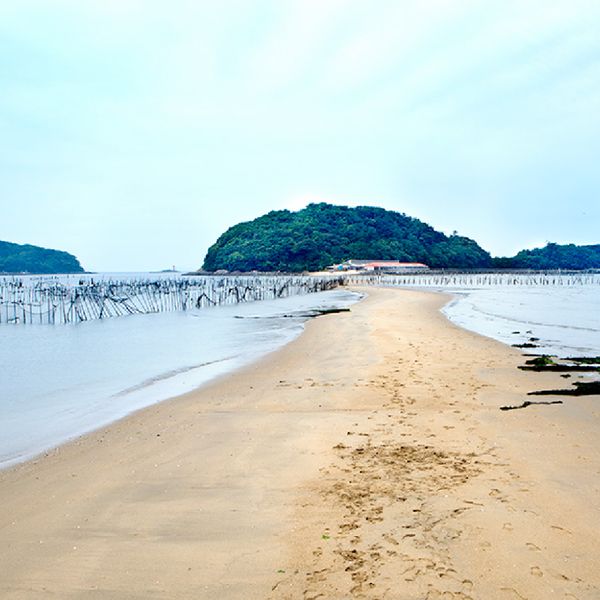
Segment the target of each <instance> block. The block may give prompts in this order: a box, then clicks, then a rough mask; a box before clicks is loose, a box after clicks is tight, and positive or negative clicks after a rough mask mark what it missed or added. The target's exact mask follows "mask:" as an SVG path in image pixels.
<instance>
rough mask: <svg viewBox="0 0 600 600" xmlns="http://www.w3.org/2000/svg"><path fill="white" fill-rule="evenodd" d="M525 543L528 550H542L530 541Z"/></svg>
mask: <svg viewBox="0 0 600 600" xmlns="http://www.w3.org/2000/svg"><path fill="white" fill-rule="evenodd" d="M525 545H526V546H527V548H529V550H533V551H534V552H541V551H542V549H541V548H540V547H539V546H536V545H535V544H534V543H532V542H527V543H526V544H525Z"/></svg>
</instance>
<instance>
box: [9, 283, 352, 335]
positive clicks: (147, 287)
mask: <svg viewBox="0 0 600 600" xmlns="http://www.w3.org/2000/svg"><path fill="white" fill-rule="evenodd" d="M343 283H344V282H343V278H342V277H311V276H291V275H290V276H286V275H273V276H266V275H258V276H206V277H201V276H195V277H185V278H184V277H182V278H156V279H145V280H133V279H131V280H103V279H99V280H94V279H93V278H91V279H89V278H86V279H81V280H78V281H75V282H67V283H65V282H61V281H60V280H57V279H55V278H43V277H42V278H4V279H2V280H0V323H15V324H16V323H19V324H27V323H41V324H60V323H78V322H81V321H90V320H94V319H106V318H110V317H119V316H124V315H134V314H149V313H159V312H174V311H185V310H189V309H200V308H205V307H208V306H221V305H228V304H237V303H240V302H251V301H254V300H273V299H276V298H285V297H287V296H296V295H300V294H309V293H314V292H322V291H326V290H331V289H334V288H336V287H337V286H339V285H343Z"/></svg>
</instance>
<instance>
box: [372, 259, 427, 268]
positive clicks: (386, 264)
mask: <svg viewBox="0 0 600 600" xmlns="http://www.w3.org/2000/svg"><path fill="white" fill-rule="evenodd" d="M363 266H364V267H426V266H427V265H424V264H423V263H416V262H398V261H395V260H382V261H374V262H370V263H366V264H364V265H363Z"/></svg>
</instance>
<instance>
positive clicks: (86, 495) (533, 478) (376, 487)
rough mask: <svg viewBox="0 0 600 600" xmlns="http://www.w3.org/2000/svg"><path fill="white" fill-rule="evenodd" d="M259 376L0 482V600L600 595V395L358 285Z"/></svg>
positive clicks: (241, 375)
mask: <svg viewBox="0 0 600 600" xmlns="http://www.w3.org/2000/svg"><path fill="white" fill-rule="evenodd" d="M369 294H370V295H369V298H367V299H366V300H365V301H363V302H361V303H359V304H358V305H355V306H354V307H352V310H351V312H350V313H341V314H337V315H330V316H325V317H319V318H318V319H315V320H313V321H311V322H310V323H309V324H308V325H307V329H306V331H305V332H304V334H303V335H302V336H301V337H300V338H299V339H297V340H296V341H294V342H293V343H291V344H289V345H288V346H286V347H285V348H284V349H283V350H280V351H278V352H277V353H274V354H272V355H270V356H269V357H267V358H266V359H264V360H262V361H260V362H259V363H257V364H255V365H253V366H251V367H249V368H247V369H245V370H244V371H240V372H238V373H237V374H235V375H233V376H230V377H228V378H224V379H221V380H219V381H216V382H214V383H213V384H211V385H209V386H206V387H204V388H202V389H201V390H198V391H196V392H194V393H191V394H187V395H185V396H182V397H180V398H177V399H174V400H171V401H168V402H165V403H162V404H159V405H156V406H154V407H151V408H149V409H145V410H143V411H141V412H139V413H136V414H135V415H133V416H131V417H129V418H127V419H124V420H122V421H119V422H118V423H115V424H113V425H111V426H110V427H108V428H105V429H103V430H100V431H98V432H96V433H93V434H91V435H88V436H85V437H83V438H81V439H78V440H76V441H74V442H72V443H70V444H67V445H65V446H62V447H61V448H59V449H57V450H56V451H53V452H51V453H48V454H47V455H46V456H44V457H41V458H39V459H38V460H35V461H30V462H28V463H26V464H23V465H20V466H18V467H15V468H12V469H9V470H6V471H3V472H0V502H1V506H2V511H1V513H0V541H1V544H0V565H1V566H2V569H1V571H0V597H1V598H3V599H4V598H6V599H36V598H61V599H70V598H103V599H104V598H119V599H121V598H136V599H138V598H139V599H141V598H150V599H151V598H196V599H197V598H211V599H213V598H214V599H217V598H218V599H228V598H239V599H242V598H243V599H248V598H289V599H296V598H302V599H305V600H308V599H310V598H312V599H316V598H324V599H327V598H372V599H376V598H394V599H395V598H397V599H409V600H410V599H415V600H416V599H420V600H423V599H427V600H435V599H438V598H440V599H441V598H443V599H459V600H469V599H471V600H475V599H485V600H490V599H495V598H498V599H507V600H513V599H514V600H519V599H527V600H537V599H540V600H541V599H544V600H546V599H548V598H561V599H562V598H564V599H571V600H572V599H577V600H591V599H596V600H597V599H598V598H600V558H599V556H598V553H597V550H598V540H600V444H598V440H599V439H600V435H599V434H600V431H599V429H600V428H599V424H600V415H599V412H600V407H598V404H597V397H589V398H566V399H565V403H564V404H562V405H541V406H531V407H529V408H527V409H524V410H515V411H510V412H501V411H500V410H498V408H499V406H501V405H505V404H520V403H521V402H523V401H524V400H526V399H527V396H526V392H527V391H530V390H534V389H541V388H543V387H558V386H557V384H559V385H561V386H562V385H564V383H565V382H564V380H562V379H560V377H559V376H558V375H556V374H539V373H527V372H522V371H519V370H518V369H517V365H518V364H520V363H521V362H522V360H523V359H522V357H521V355H520V353H518V352H517V351H514V350H512V349H510V348H507V347H505V346H503V345H501V344H499V343H496V342H494V341H492V340H489V339H486V338H482V337H479V336H477V335H475V334H472V333H469V332H467V331H464V330H461V329H459V328H457V327H455V326H453V325H452V324H450V323H449V322H448V321H447V320H446V319H445V318H444V317H443V315H441V314H440V313H439V312H438V309H439V308H440V307H441V305H442V304H443V303H444V302H445V301H446V299H445V298H444V297H442V296H439V295H435V294H426V293H422V292H416V291H399V290H372V289H370V290H369Z"/></svg>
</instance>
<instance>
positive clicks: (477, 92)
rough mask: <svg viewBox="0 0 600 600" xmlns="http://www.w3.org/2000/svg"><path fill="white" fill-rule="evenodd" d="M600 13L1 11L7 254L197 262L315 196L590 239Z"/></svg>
mask: <svg viewBox="0 0 600 600" xmlns="http://www.w3.org/2000/svg"><path fill="white" fill-rule="evenodd" d="M599 32H600V2H598V1H597V0H593V1H589V2H588V1H580V0H564V1H559V2H553V1H552V0H541V1H536V0H519V1H514V2H513V1H511V0H499V1H495V0H478V1H473V2H470V1H466V0H465V1H463V0H452V1H423V0H419V1H416V0H415V1H413V2H408V1H402V0H391V1H389V2H385V1H378V0H365V1H361V2H357V1H334V0H315V1H312V0H300V1H288V0H273V1H270V2H269V1H264V2H263V1H260V0H246V1H233V0H219V1H214V0H210V1H208V0H207V1H205V2H203V1H201V0H195V1H183V0H168V1H167V0H164V1H152V0H139V1H135V0H114V1H111V0H85V1H84V0H62V1H61V0H39V1H37V2H36V1H30V0H18V1H14V2H2V3H0V44H1V45H0V208H1V209H2V212H1V215H0V239H2V240H7V241H12V242H18V243H32V244H37V245H41V246H46V247H51V248H60V249H64V250H67V251H69V252H72V253H74V254H75V255H76V256H77V257H78V258H79V259H80V260H81V262H82V264H83V266H84V267H85V268H87V269H89V270H111V271H114V270H117V271H125V270H153V269H161V268H166V267H170V266H171V265H173V264H174V265H176V266H177V267H178V268H181V269H191V268H196V267H198V266H200V265H201V263H202V259H203V257H204V254H205V252H206V249H207V247H208V246H209V245H210V244H211V243H213V242H214V241H215V239H216V238H217V237H218V235H219V234H220V233H221V232H222V231H224V230H225V229H226V228H227V227H229V226H231V225H234V224H235V223H237V222H239V221H241V220H248V219H252V218H254V217H257V216H259V215H261V214H263V213H265V212H267V211H269V210H272V209H278V208H292V209H297V208H301V207H303V206H304V205H306V204H307V203H308V202H310V201H330V202H334V203H338V204H349V205H357V204H366V205H377V206H383V207H385V208H389V209H394V210H398V211H401V212H405V213H406V214H408V215H411V216H414V217H417V218H419V219H421V220H423V221H426V222H428V223H430V224H431V225H433V226H434V227H436V228H437V229H440V230H442V231H444V232H446V233H451V232H452V231H453V230H457V231H458V232H459V233H460V234H462V235H467V236H469V237H473V238H475V239H476V240H477V241H478V242H479V243H480V244H481V245H482V246H483V247H484V248H486V249H487V250H489V251H490V252H492V254H494V255H511V254H514V253H515V252H516V251H517V250H519V249H521V248H523V247H533V246H536V245H537V246H539V245H543V244H545V243H546V242H547V241H555V242H559V243H564V242H575V243H600V233H599V231H600V227H599V226H600V198H599V190H600V34H599Z"/></svg>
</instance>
